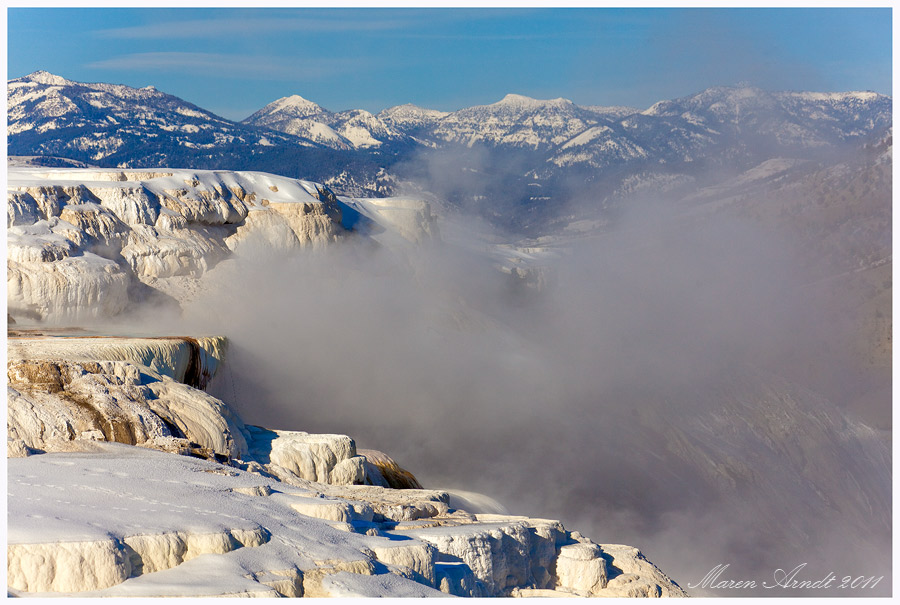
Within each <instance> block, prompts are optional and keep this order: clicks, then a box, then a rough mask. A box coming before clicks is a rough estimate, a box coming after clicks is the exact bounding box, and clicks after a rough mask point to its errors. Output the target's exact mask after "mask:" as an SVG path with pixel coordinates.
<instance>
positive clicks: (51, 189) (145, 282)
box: [7, 161, 437, 323]
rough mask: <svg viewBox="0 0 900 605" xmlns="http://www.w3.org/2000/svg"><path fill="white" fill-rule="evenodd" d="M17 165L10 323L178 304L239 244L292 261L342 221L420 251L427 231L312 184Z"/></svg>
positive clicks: (396, 209)
mask: <svg viewBox="0 0 900 605" xmlns="http://www.w3.org/2000/svg"><path fill="white" fill-rule="evenodd" d="M22 164H26V163H25V162H24V161H19V162H16V161H14V162H13V164H12V165H11V166H10V172H9V183H8V190H7V226H8V259H7V289H8V293H9V294H8V305H9V311H10V313H11V314H12V315H13V317H26V318H31V319H38V320H42V321H45V322H47V321H49V322H56V323H60V322H70V321H80V320H85V319H102V318H105V317H111V316H114V315H117V314H119V313H121V312H123V311H124V310H125V309H126V308H128V307H129V306H130V305H132V304H133V303H135V302H140V301H141V300H144V299H146V298H148V297H149V296H152V294H153V293H157V294H159V293H162V294H164V295H167V296H169V297H172V298H174V299H175V300H176V301H178V302H183V301H185V300H188V299H190V298H191V296H193V295H194V294H195V293H196V291H197V288H198V287H199V286H198V285H197V283H196V282H197V280H199V279H201V278H202V277H203V276H204V275H205V274H206V273H207V272H208V271H209V270H210V269H212V268H213V267H215V266H216V265H217V264H218V263H219V262H220V261H222V260H224V259H226V258H229V257H230V256H232V255H233V254H239V253H240V252H241V249H242V247H244V246H245V245H248V244H253V245H256V246H259V245H264V246H267V247H269V248H273V249H275V250H277V251H279V252H292V251H296V250H298V249H301V248H305V247H311V248H318V247H321V246H323V245H326V244H328V243H329V242H334V241H336V240H338V239H340V238H342V237H346V236H347V235H349V234H350V233H351V230H350V229H352V226H351V225H349V224H348V225H346V227H345V224H344V219H343V214H344V211H345V210H346V211H347V212H349V213H351V214H352V215H353V216H354V219H353V223H354V224H360V221H362V222H364V223H365V224H367V225H371V226H372V227H373V228H371V229H367V230H366V233H367V234H369V235H372V234H374V233H377V232H378V231H384V230H385V229H389V230H391V231H392V232H394V233H398V234H399V235H400V236H401V237H404V238H407V239H409V240H412V241H416V242H419V241H422V240H424V239H428V238H430V237H432V236H434V235H435V234H436V232H437V231H436V226H435V223H434V217H433V216H432V215H431V214H430V211H429V209H428V206H427V204H425V203H424V202H421V201H416V200H410V199H406V198H398V199H397V200H391V199H387V200H378V203H374V202H367V201H363V200H360V201H341V200H339V199H338V198H337V196H335V195H334V193H332V192H331V191H330V190H329V189H328V188H327V187H325V186H323V185H318V184H315V183H310V182H307V181H300V180H295V179H288V178H283V177H278V176H274V175H270V174H264V173H255V172H227V171H211V170H210V171H190V170H168V169H159V170H145V171H135V170H108V169H107V170H104V169H92V168H58V169H57V168H40V167H34V166H28V165H22ZM351 206H352V207H351ZM347 227H349V228H350V229H348V228H347Z"/></svg>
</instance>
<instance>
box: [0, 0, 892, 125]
mask: <svg viewBox="0 0 900 605" xmlns="http://www.w3.org/2000/svg"><path fill="white" fill-rule="evenodd" d="M7 17H8V22H7V36H8V49H9V56H8V65H7V69H8V77H9V78H15V77H19V76H23V75H25V74H28V73H30V72H32V71H36V70H39V69H43V70H47V71H50V72H52V73H56V74H59V75H62V76H64V77H66V78H69V79H72V80H78V81H86V82H111V83H118V84H128V85H130V86H136V87H141V86H148V85H154V86H156V87H157V88H158V89H160V90H162V91H164V92H168V93H171V94H174V95H177V96H179V97H182V98H184V99H186V100H188V101H190V102H192V103H195V104H197V105H200V106H201V107H204V108H206V109H209V110H211V111H213V112H215V113H218V114H220V115H222V116H224V117H227V118H231V119H241V118H244V117H246V116H247V115H249V114H250V113H252V112H253V111H255V110H257V109H259V108H260V107H262V106H264V105H265V104H267V103H269V102H271V101H273V100H275V99H277V98H279V97H283V96H286V95H290V94H299V95H301V96H303V97H305V98H307V99H310V100H312V101H315V102H316V103H319V104H320V105H322V106H323V107H325V108H327V109H330V110H332V111H338V110H342V109H351V108H362V109H368V110H369V111H372V112H377V111H379V110H381V109H384V108H386V107H390V106H392V105H398V104H401V103H415V104H416V105H420V106H423V107H431V108H434V109H442V110H454V109H459V108H462V107H468V106H471V105H479V104H485V103H493V102H495V101H498V100H499V99H501V98H502V97H503V96H504V95H505V94H507V93H509V92H515V93H518V94H524V95H528V96H531V97H536V98H556V97H565V98H568V99H571V100H572V101H574V102H576V103H578V104H581V105H630V106H635V107H641V108H645V107H649V106H650V105H651V104H653V103H654V102H656V101H658V100H660V99H671V98H676V97H679V96H684V95H688V94H691V93H694V92H699V91H701V90H703V89H705V88H708V87H710V86H720V85H733V84H737V83H740V82H745V83H749V84H752V85H756V86H759V87H761V88H765V89H769V90H818V91H825V90H828V91H832V90H841V91H843V90H874V91H876V92H880V93H884V94H891V73H892V71H891V9H889V8H868V9H849V8H842V9H825V8H805V9H762V8H749V9H704V8H694V9H687V8H685V9H669V8H665V9H662V8H656V9H651V8H643V9H612V8H593V9H582V8H578V9H549V8H495V9H470V8H449V9H434V8H433V9H423V8H420V9H387V8H373V9H349V8H348V9H314V8H299V9H284V8H273V9H249V8H247V9H240V8H231V9H215V8H208V9H178V8H141V9H126V8H103V9H99V8H93V9H91V8H81V9H70V8H55V9H52V8H9V9H8V13H7Z"/></svg>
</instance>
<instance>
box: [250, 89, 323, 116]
mask: <svg viewBox="0 0 900 605" xmlns="http://www.w3.org/2000/svg"><path fill="white" fill-rule="evenodd" d="M265 113H269V114H271V113H281V114H284V115H287V116H291V117H295V118H302V117H309V116H313V115H318V114H321V113H328V112H327V110H326V109H324V108H322V106H320V105H318V104H317V103H314V102H312V101H310V100H309V99H304V98H303V97H301V96H300V95H290V96H288V97H282V98H280V99H278V100H276V101H273V102H271V103H269V104H268V105H266V106H265V107H263V108H262V109H261V110H259V111H258V112H256V113H255V114H253V115H257V114H265ZM251 117H252V116H251ZM249 119H250V118H248V120H249Z"/></svg>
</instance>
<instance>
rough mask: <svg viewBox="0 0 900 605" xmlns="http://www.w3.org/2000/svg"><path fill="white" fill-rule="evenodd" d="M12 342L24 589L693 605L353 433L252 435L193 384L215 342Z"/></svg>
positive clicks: (214, 363)
mask: <svg viewBox="0 0 900 605" xmlns="http://www.w3.org/2000/svg"><path fill="white" fill-rule="evenodd" d="M11 334H12V338H10V341H9V342H10V344H9V364H8V378H9V387H8V399H9V416H8V425H7V427H8V429H7V430H8V437H7V451H8V456H9V457H10V460H9V485H8V488H9V519H8V526H9V543H8V547H7V555H8V566H7V571H8V578H9V587H10V592H11V593H12V594H16V595H21V596H25V595H29V596H38V595H50V594H57V595H59V594H67V595H77V596H145V597H146V596H310V597H317V596H318V597H321V596H339V597H353V596H357V597H358V596H414V597H424V596H441V595H446V594H450V595H458V596H684V592H683V591H682V590H681V588H679V587H678V585H677V584H675V583H674V582H672V581H671V580H670V579H669V578H668V577H666V576H665V575H664V574H663V573H662V572H660V571H659V570H658V569H657V568H656V567H655V566H654V565H653V564H652V563H650V562H648V561H647V560H646V559H645V558H644V557H643V556H642V555H641V554H640V552H639V551H638V550H637V549H634V548H631V547H625V546H617V545H598V544H595V543H593V542H591V541H590V540H588V539H587V538H584V537H583V536H581V535H580V534H578V533H577V532H569V531H568V530H566V529H565V528H564V527H563V526H562V525H561V524H560V523H559V522H558V521H552V520H543V519H529V518H526V517H517V516H511V515H500V514H490V513H479V512H478V511H473V512H466V511H463V510H460V509H458V508H453V507H451V502H452V500H451V494H450V493H448V492H445V491H439V490H423V489H392V488H391V487H389V485H390V484H391V483H392V482H393V483H398V482H400V483H402V482H403V481H406V482H407V483H408V484H410V485H406V486H404V487H409V486H411V485H416V486H417V483H416V482H415V478H413V477H412V476H411V475H409V473H407V472H405V471H403V469H402V468H400V467H399V466H398V465H397V463H396V462H395V461H393V460H392V459H391V458H390V457H389V456H387V455H386V454H383V453H380V452H365V454H364V455H359V452H357V450H356V446H355V443H354V441H353V440H352V439H351V438H349V437H347V436H344V435H311V434H308V433H305V432H299V431H280V430H269V429H264V428H262V427H255V426H248V425H245V424H244V423H243V422H242V421H241V419H240V418H239V417H238V416H237V415H236V414H235V413H234V412H233V411H232V410H230V409H229V407H228V406H227V405H226V404H225V403H223V402H222V401H219V400H218V399H215V398H214V397H212V396H210V395H209V394H207V393H205V392H204V391H202V390H200V388H199V387H201V386H203V384H202V381H198V380H196V377H197V376H206V377H207V378H212V377H213V376H214V374H215V371H216V369H217V367H218V366H219V365H220V364H221V363H222V362H223V360H224V354H225V350H226V347H225V342H224V340H223V339H221V338H95V337H77V336H71V335H67V336H65V337H53V336H48V335H47V334H41V335H40V336H36V335H34V334H27V333H26V334H21V333H16V332H13V333H11ZM186 382H194V384H193V386H192V385H191V384H186ZM135 446H138V447H135ZM37 454H40V455H37ZM173 454H182V455H181V456H176V455H173Z"/></svg>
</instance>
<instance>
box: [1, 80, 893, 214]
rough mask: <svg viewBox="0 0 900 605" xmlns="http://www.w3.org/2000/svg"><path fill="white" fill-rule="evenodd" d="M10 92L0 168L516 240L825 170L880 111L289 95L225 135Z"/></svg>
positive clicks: (792, 97)
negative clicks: (442, 211)
mask: <svg viewBox="0 0 900 605" xmlns="http://www.w3.org/2000/svg"><path fill="white" fill-rule="evenodd" d="M7 90H8V103H9V109H8V128H7V135H8V153H9V154H11V155H53V156H62V157H66V158H71V159H75V160H80V161H84V162H88V163H91V164H95V165H100V166H107V167H113V166H117V167H152V166H180V167H185V168H198V169H199V168H218V169H241V170H265V171H269V172H274V173H278V174H283V175H285V176H291V177H302V178H309V179H312V180H317V181H320V182H325V183H327V184H329V185H331V186H332V187H334V188H335V189H337V190H338V191H339V192H340V191H344V192H346V193H349V194H353V195H357V196H377V195H381V194H392V193H393V194H395V193H398V191H399V190H406V189H409V188H414V189H419V190H426V191H429V192H431V193H434V194H436V195H437V196H438V197H439V198H441V199H444V200H446V201H447V202H449V203H450V204H451V205H456V206H465V207H468V208H475V209H476V210H477V211H478V212H480V213H481V214H482V215H483V216H486V217H488V218H492V219H496V220H497V221H498V222H501V223H502V222H504V220H503V219H504V217H505V218H509V217H510V216H511V215H517V219H516V220H515V221H514V223H516V226H520V227H521V226H526V223H524V222H523V220H525V219H523V218H522V217H531V218H530V219H527V220H530V221H531V223H534V222H535V220H537V219H538V218H539V219H540V222H547V221H548V220H553V219H557V218H559V216H560V214H561V213H562V214H564V213H565V212H566V210H565V209H566V208H567V207H568V206H569V205H571V204H570V203H571V202H572V201H573V200H583V199H590V200H593V201H594V203H595V205H596V206H602V205H604V202H609V201H610V200H613V199H615V198H616V197H617V196H621V194H622V193H623V192H628V191H633V190H634V189H635V179H636V178H637V179H638V180H640V181H641V182H644V183H651V185H650V187H649V191H651V192H652V191H658V190H659V187H658V186H657V185H658V184H659V183H664V187H669V188H670V187H671V186H672V184H673V183H679V184H681V185H687V186H688V187H696V186H707V185H709V184H711V183H714V182H715V181H716V180H717V179H719V178H720V177H722V178H725V177H732V176H734V175H735V174H738V173H740V172H742V171H744V170H747V169H749V168H752V167H754V166H756V165H758V164H761V163H762V162H764V161H766V160H770V159H772V158H775V157H789V158H799V159H807V160H808V159H819V158H824V157H828V156H829V155H831V154H834V153H835V152H838V151H840V150H841V149H842V148H845V147H846V146H848V145H852V146H859V145H862V144H863V143H866V142H870V141H874V140H878V139H879V138H883V137H884V133H885V131H886V130H887V129H888V128H889V127H890V125H891V107H892V99H891V98H890V97H887V96H884V95H880V94H877V93H873V92H834V93H811V92H766V91H762V90H759V89H756V88H747V87H737V88H735V87H718V88H710V89H707V90H705V91H703V92H700V93H698V94H695V95H691V96H688V97H684V98H681V99H675V100H670V101H660V102H658V103H656V104H655V105H653V106H652V107H650V108H649V109H646V110H643V111H642V110H639V109H634V108H628V107H601V106H591V107H582V106H578V105H575V104H574V103H572V102H571V101H568V100H566V99H553V100H546V101H543V100H537V99H531V98H528V97H524V96H521V95H515V94H509V95H507V96H506V97H504V98H503V99H502V100H500V101H498V102H497V103H493V104H490V105H479V106H475V107H469V108H465V109H460V110H458V111H454V112H441V111H436V110H431V109H424V108H421V107H416V106H415V105H409V104H407V105H400V106H396V107H391V108H389V109H385V110H383V111H381V112H379V113H378V114H377V115H375V114H372V113H369V112H367V111H364V110H348V111H340V112H331V111H328V110H327V109H324V108H323V107H321V106H319V105H317V104H316V103H314V102H312V101H309V100H307V99H304V98H303V97H301V96H298V95H293V96H289V97H284V98H281V99H278V100H276V101H274V102H272V103H270V104H268V105H266V106H265V107H263V108H262V109H260V110H259V111H257V112H255V113H254V114H253V115H251V116H249V117H247V118H246V119H244V120H242V121H241V122H233V121H230V120H226V119H224V118H222V117H219V116H217V115H215V114H213V113H211V112H209V111H207V110H204V109H202V108H200V107H197V106H196V105H193V104H191V103H188V102H187V101H184V100H182V99H179V98H178V97H175V96H172V95H168V94H165V93H163V92H160V91H158V90H156V89H155V88H153V87H152V86H150V87H146V88H131V87H128V86H122V85H112V84H87V83H81V82H74V81H71V80H67V79H65V78H62V77H60V76H56V75H53V74H50V73H47V72H43V71H39V72H35V73H33V74H30V75H28V76H24V77H22V78H17V79H14V80H10V81H9V82H8V83H7ZM638 189H641V187H638ZM644 189H647V188H646V187H644ZM526 222H527V221H526Z"/></svg>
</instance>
